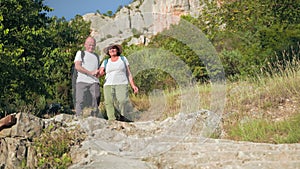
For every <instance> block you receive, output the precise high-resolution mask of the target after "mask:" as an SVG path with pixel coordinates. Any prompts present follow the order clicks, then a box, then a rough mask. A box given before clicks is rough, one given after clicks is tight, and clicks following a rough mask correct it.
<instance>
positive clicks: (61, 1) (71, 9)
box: [44, 0, 133, 20]
mask: <svg viewBox="0 0 300 169" xmlns="http://www.w3.org/2000/svg"><path fill="white" fill-rule="evenodd" d="M132 1H133V0H44V5H47V6H49V7H51V8H53V9H54V11H52V12H50V13H48V14H47V15H48V16H57V17H58V18H61V17H65V19H66V20H70V19H72V18H74V17H75V16H76V15H77V14H79V15H84V14H87V13H95V12H96V11H97V10H99V11H100V13H106V12H107V11H112V12H113V13H115V12H116V10H117V9H118V7H119V6H120V5H121V6H125V5H128V4H130V3H131V2H132Z"/></svg>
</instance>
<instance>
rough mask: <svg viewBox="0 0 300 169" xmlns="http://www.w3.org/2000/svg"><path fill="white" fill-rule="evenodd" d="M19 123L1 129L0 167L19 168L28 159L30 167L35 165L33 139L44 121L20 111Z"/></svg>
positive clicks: (17, 116) (37, 134)
mask: <svg viewBox="0 0 300 169" xmlns="http://www.w3.org/2000/svg"><path fill="white" fill-rule="evenodd" d="M16 118H17V123H16V124H15V125H13V126H12V127H10V128H5V129H3V130H1V131H0V168H9V169H15V168H16V169H17V168H20V167H21V165H22V162H24V161H26V165H27V166H28V167H29V168H34V166H35V163H36V161H35V159H36V158H35V156H36V154H35V151H34V149H33V145H32V140H33V138H34V137H36V136H39V135H40V134H41V132H42V129H43V127H44V122H43V121H42V120H41V119H40V118H38V117H35V116H33V115H30V114H27V113H18V114H17V115H16Z"/></svg>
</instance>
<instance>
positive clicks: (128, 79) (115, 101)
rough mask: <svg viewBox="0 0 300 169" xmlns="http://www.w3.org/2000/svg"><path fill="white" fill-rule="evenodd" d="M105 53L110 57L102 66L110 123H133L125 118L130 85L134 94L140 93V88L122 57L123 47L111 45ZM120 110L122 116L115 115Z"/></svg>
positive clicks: (126, 61) (125, 59) (100, 71)
mask: <svg viewBox="0 0 300 169" xmlns="http://www.w3.org/2000/svg"><path fill="white" fill-rule="evenodd" d="M104 52H105V53H106V54H107V55H109V56H110V58H109V59H107V60H104V61H103V62H102V64H101V66H100V69H99V73H100V75H104V74H105V82H104V85H103V94H104V103H105V108H106V113H107V117H108V120H109V121H114V120H120V121H127V122H129V121H131V120H128V119H127V118H125V114H126V113H128V112H127V111H128V110H127V108H128V106H127V104H128V102H129V96H128V83H130V85H131V87H132V89H133V92H134V93H135V94H136V93H138V87H137V86H136V85H135V84H134V81H133V77H132V75H131V72H130V69H129V63H128V60H127V58H126V57H125V56H121V53H122V47H121V46H120V45H111V46H109V47H107V48H105V49H104ZM114 105H117V109H119V112H120V114H119V115H117V117H116V114H115V107H114Z"/></svg>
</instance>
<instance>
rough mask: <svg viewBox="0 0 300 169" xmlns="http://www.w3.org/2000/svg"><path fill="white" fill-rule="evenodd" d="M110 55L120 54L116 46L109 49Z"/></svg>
mask: <svg viewBox="0 0 300 169" xmlns="http://www.w3.org/2000/svg"><path fill="white" fill-rule="evenodd" d="M108 52H109V55H110V56H117V54H118V49H117V48H116V47H112V48H110V49H109V51H108Z"/></svg>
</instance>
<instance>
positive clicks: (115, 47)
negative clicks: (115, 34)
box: [109, 46, 121, 56]
mask: <svg viewBox="0 0 300 169" xmlns="http://www.w3.org/2000/svg"><path fill="white" fill-rule="evenodd" d="M110 49H117V55H118V56H120V55H121V53H120V49H119V48H118V47H117V46H112V47H110V48H109V50H110Z"/></svg>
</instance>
